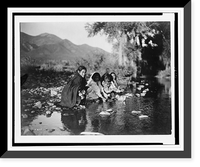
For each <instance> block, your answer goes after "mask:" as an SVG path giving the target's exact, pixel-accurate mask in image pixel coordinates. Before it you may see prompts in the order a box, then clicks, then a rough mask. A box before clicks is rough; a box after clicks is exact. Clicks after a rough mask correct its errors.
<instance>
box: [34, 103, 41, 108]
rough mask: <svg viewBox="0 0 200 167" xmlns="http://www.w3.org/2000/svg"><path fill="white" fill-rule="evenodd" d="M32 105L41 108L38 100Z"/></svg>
mask: <svg viewBox="0 0 200 167" xmlns="http://www.w3.org/2000/svg"><path fill="white" fill-rule="evenodd" d="M34 107H37V108H41V107H42V103H41V102H40V101H38V102H36V103H35V105H34Z"/></svg>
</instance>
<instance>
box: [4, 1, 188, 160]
mask: <svg viewBox="0 0 200 167" xmlns="http://www.w3.org/2000/svg"><path fill="white" fill-rule="evenodd" d="M190 26H191V2H190V1H188V3H186V4H184V5H183V6H175V7H174V6H162V7H157V8H155V7H131V8H125V7H120V8H119V7H112V8H105V7H99V8H84V7H83V8H56V7H54V8H11V7H10V8H7V41H8V42H7V65H8V68H7V70H8V73H7V79H8V80H7V82H8V89H7V95H8V99H7V100H8V101H7V113H6V114H5V116H6V120H7V122H6V127H5V128H6V134H7V138H6V142H5V143H4V144H3V145H4V147H5V146H6V148H5V150H4V151H3V153H2V154H1V157H2V158H190V157H191V102H190V99H191V84H190V81H191V75H190V74H191V69H190V68H191V56H190V55H191V47H190V45H191V37H190V35H191V28H190Z"/></svg>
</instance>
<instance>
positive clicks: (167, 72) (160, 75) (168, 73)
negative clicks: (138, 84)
mask: <svg viewBox="0 0 200 167" xmlns="http://www.w3.org/2000/svg"><path fill="white" fill-rule="evenodd" d="M156 77H157V78H170V77H171V67H168V68H166V69H165V70H163V71H160V72H158V75H157V76H156Z"/></svg>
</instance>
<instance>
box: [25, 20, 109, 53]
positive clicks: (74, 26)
mask: <svg viewBox="0 0 200 167" xmlns="http://www.w3.org/2000/svg"><path fill="white" fill-rule="evenodd" d="M85 24H86V23H85V22H38V23H36V22H27V23H22V24H21V31H22V32H25V33H27V34H29V35H33V36H36V35H39V34H41V33H50V34H54V35H56V36H58V37H60V38H62V39H68V40H70V41H71V42H72V43H74V44H77V45H81V44H88V45H90V46H94V47H99V48H102V49H104V50H106V51H108V52H111V51H112V45H111V44H109V43H108V42H107V40H106V37H105V36H101V35H97V36H94V37H87V35H88V33H87V31H86V30H85V28H84V26H85Z"/></svg>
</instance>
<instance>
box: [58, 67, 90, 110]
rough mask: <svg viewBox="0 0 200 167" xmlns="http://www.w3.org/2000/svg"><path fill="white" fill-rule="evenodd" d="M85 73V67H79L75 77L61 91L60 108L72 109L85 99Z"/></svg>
mask: <svg viewBox="0 0 200 167" xmlns="http://www.w3.org/2000/svg"><path fill="white" fill-rule="evenodd" d="M86 71H87V69H86V67H84V66H79V68H78V69H77V71H76V73H75V75H74V76H73V77H72V78H71V80H70V81H69V82H68V83H67V85H66V86H65V87H64V89H63V91H62V94H61V102H60V105H61V106H64V107H69V108H72V107H75V106H76V105H79V104H80V103H81V102H82V101H83V100H84V99H85V92H86V84H87V82H86V79H85V74H86Z"/></svg>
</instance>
